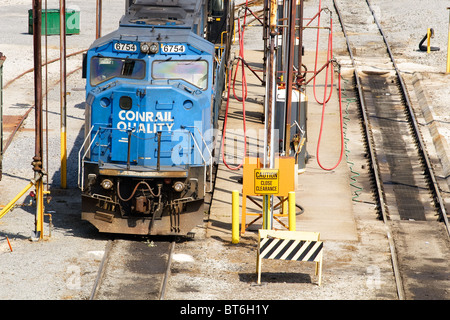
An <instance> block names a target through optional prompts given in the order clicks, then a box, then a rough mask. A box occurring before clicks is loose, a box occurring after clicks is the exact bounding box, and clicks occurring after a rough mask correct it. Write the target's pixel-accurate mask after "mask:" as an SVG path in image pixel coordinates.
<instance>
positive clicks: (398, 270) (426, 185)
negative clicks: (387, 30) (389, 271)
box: [334, 0, 450, 300]
mask: <svg viewBox="0 0 450 320" xmlns="http://www.w3.org/2000/svg"><path fill="white" fill-rule="evenodd" d="M334 6H335V8H336V11H337V13H338V16H339V20H340V22H341V25H342V31H343V33H344V36H345V38H346V41H347V47H348V51H349V54H350V57H351V60H352V64H353V68H354V83H355V87H356V91H357V96H358V97H359V104H360V110H361V115H362V123H363V129H364V133H365V136H366V142H367V149H368V153H369V155H370V160H369V161H370V165H371V171H372V174H373V180H374V186H375V188H374V189H375V191H374V194H375V196H376V200H377V203H378V206H377V209H378V213H379V217H380V218H381V219H383V221H384V223H385V226H386V232H387V237H388V240H389V246H390V252H391V257H392V265H393V270H394V275H395V279H396V286H397V292H398V297H399V299H402V300H403V299H448V298H449V293H448V292H447V289H446V288H448V287H449V284H450V277H449V272H448V259H449V257H450V253H449V243H448V240H449V237H448V236H449V234H450V228H449V225H448V217H447V210H446V208H445V204H444V201H443V197H442V195H441V191H440V188H439V185H438V182H437V180H436V177H435V174H434V169H433V167H432V164H431V161H430V159H429V156H428V154H427V150H426V146H425V144H424V142H423V140H422V136H421V132H420V130H419V124H418V122H417V119H416V115H415V114H414V110H413V107H412V105H411V102H410V100H409V96H408V92H407V88H406V86H405V83H404V81H403V79H402V76H401V73H400V71H399V70H398V68H397V65H396V62H395V59H394V56H393V55H392V52H391V50H390V47H389V44H388V42H387V40H386V37H385V34H384V32H383V30H382V28H381V26H380V24H379V22H378V20H377V17H376V16H375V13H374V11H373V9H372V6H371V4H370V2H369V1H368V0H367V1H366V2H364V1H360V2H357V3H355V2H354V1H347V0H334Z"/></svg>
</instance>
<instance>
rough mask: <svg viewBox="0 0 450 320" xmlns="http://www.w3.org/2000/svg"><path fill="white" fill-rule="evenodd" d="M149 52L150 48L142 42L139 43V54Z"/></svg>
mask: <svg viewBox="0 0 450 320" xmlns="http://www.w3.org/2000/svg"><path fill="white" fill-rule="evenodd" d="M149 50H150V46H149V44H148V43H147V42H142V43H141V52H142V53H148V52H149Z"/></svg>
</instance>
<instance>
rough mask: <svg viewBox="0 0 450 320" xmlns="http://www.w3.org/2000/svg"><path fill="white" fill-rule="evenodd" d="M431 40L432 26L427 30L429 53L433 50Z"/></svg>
mask: <svg viewBox="0 0 450 320" xmlns="http://www.w3.org/2000/svg"><path fill="white" fill-rule="evenodd" d="M430 42H431V30H430V28H428V30H427V53H430V51H431V49H430V48H431V47H430Z"/></svg>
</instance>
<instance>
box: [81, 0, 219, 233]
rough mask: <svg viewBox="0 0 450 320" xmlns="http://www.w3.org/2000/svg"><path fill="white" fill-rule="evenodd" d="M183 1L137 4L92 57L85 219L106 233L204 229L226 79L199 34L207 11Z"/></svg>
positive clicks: (88, 81) (95, 46)
mask: <svg viewBox="0 0 450 320" xmlns="http://www.w3.org/2000/svg"><path fill="white" fill-rule="evenodd" d="M144 2H145V1H144ZM150 2H151V1H150ZM182 2H183V3H184V1H179V2H177V3H175V5H174V2H172V1H171V2H170V4H171V5H170V6H162V5H161V3H164V1H163V2H161V1H158V2H157V3H158V4H156V1H155V4H153V5H152V4H149V3H148V1H147V3H146V4H145V5H143V4H142V1H137V3H136V4H133V5H132V6H131V7H130V8H129V9H128V11H127V14H126V15H125V16H124V17H123V18H122V20H121V22H120V27H119V28H118V29H117V30H116V31H114V32H112V33H111V34H109V35H106V36H104V37H102V38H100V39H97V40H96V41H95V42H94V43H93V45H92V46H91V48H90V49H89V50H88V52H87V54H86V58H85V66H86V93H87V98H86V123H85V141H84V144H83V147H82V149H81V150H80V156H79V167H80V170H79V171H80V172H79V185H80V188H81V189H82V218H83V219H84V220H88V221H89V222H90V223H91V224H93V225H94V226H95V227H96V228H97V229H98V230H99V231H101V232H111V233H130V234H187V233H188V232H189V231H190V230H191V229H192V228H193V227H195V226H196V225H198V224H199V223H201V222H202V219H203V210H202V203H203V199H204V196H205V192H206V191H208V189H209V188H210V184H208V183H207V176H208V175H210V173H211V170H212V165H213V158H212V149H213V142H214V141H213V140H214V137H213V129H214V127H215V126H216V125H217V118H218V117H217V116H216V115H215V114H214V113H215V109H216V107H215V106H216V104H217V101H218V100H220V97H221V94H222V88H220V87H218V85H217V82H218V81H217V80H216V79H215V75H216V76H217V74H218V72H222V71H220V70H218V65H217V64H215V63H214V59H215V57H214V54H215V48H214V45H213V44H212V43H210V42H209V41H207V40H205V39H204V38H203V37H201V36H199V35H198V34H197V33H198V30H201V29H203V22H202V21H203V20H202V19H203V16H204V11H203V9H202V7H201V6H199V5H198V4H197V2H195V1H185V2H186V3H184V6H183V5H182V4H183V3H182ZM222 65H223V64H220V65H219V66H222ZM222 73H223V72H222Z"/></svg>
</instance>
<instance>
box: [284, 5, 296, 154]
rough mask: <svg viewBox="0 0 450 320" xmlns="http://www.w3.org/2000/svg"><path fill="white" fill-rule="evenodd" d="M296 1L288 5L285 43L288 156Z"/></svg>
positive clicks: (286, 152) (288, 148)
mask: <svg viewBox="0 0 450 320" xmlns="http://www.w3.org/2000/svg"><path fill="white" fill-rule="evenodd" d="M296 6H297V4H296V1H295V0H289V7H288V29H287V35H288V43H285V44H284V45H286V46H287V49H288V52H289V53H288V56H287V63H286V69H285V74H286V99H285V110H286V119H285V136H284V151H285V154H286V156H289V155H290V146H291V122H292V119H291V114H292V112H291V105H292V82H293V74H294V48H295V20H296V16H297V14H296Z"/></svg>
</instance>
